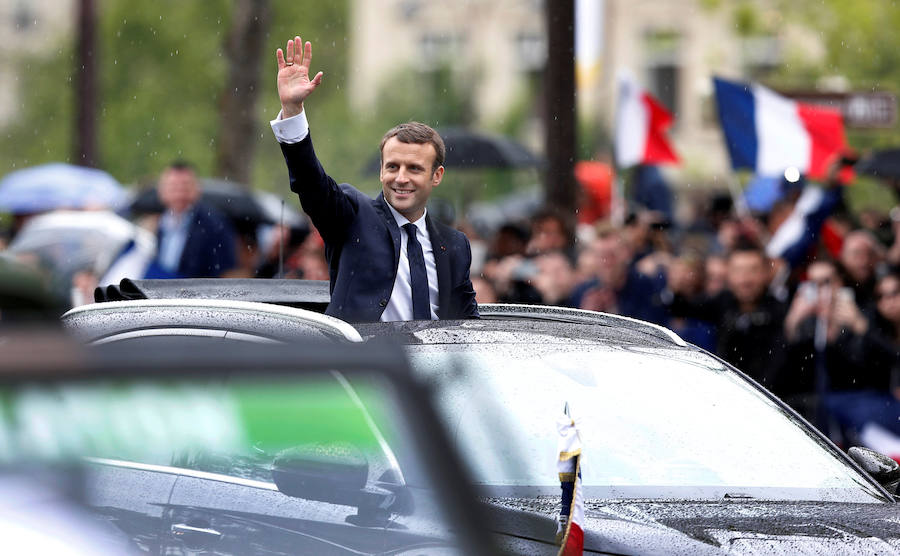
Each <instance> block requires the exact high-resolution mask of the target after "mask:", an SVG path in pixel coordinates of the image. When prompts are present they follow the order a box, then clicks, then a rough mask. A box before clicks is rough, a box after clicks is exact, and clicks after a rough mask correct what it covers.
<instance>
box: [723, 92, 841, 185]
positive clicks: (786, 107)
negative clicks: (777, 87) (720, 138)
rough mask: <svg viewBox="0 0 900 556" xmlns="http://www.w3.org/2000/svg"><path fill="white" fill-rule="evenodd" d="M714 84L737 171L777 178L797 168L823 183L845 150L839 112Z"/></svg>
mask: <svg viewBox="0 0 900 556" xmlns="http://www.w3.org/2000/svg"><path fill="white" fill-rule="evenodd" d="M713 81H714V83H715V89H716V102H717V103H718V107H719V120H720V121H721V123H722V130H723V131H724V132H725V141H726V143H727V145H728V152H729V154H730V155H731V165H732V167H734V168H735V169H738V168H746V169H750V170H753V171H754V172H756V173H757V174H759V175H762V176H779V175H781V174H782V172H784V171H785V169H787V168H790V167H795V168H797V169H798V170H800V173H802V174H806V175H808V176H810V177H812V178H822V177H825V175H826V173H827V170H828V165H829V164H830V163H831V162H832V161H833V160H834V158H835V157H837V156H839V155H840V153H841V151H842V150H843V149H844V148H845V146H846V144H847V142H846V139H845V137H844V123H843V120H842V118H841V113H840V112H839V111H837V110H832V109H830V108H824V107H820V106H815V105H812V104H804V103H800V102H795V101H793V100H791V99H789V98H786V97H783V96H781V95H779V94H777V93H775V92H774V91H772V90H770V89H767V88H766V87H763V86H762V85H759V84H749V85H748V84H744V83H735V82H732V81H726V80H724V79H719V78H715V79H713Z"/></svg>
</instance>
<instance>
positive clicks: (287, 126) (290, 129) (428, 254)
mask: <svg viewBox="0 0 900 556" xmlns="http://www.w3.org/2000/svg"><path fill="white" fill-rule="evenodd" d="M269 124H270V125H271V126H272V132H273V133H274V134H275V138H276V139H278V142H279V143H286V144H292V143H299V142H300V141H302V140H304V139H305V138H306V136H307V135H309V121H308V120H307V119H306V110H304V111H303V112H300V113H299V114H297V115H296V116H292V117H290V118H286V119H282V118H281V112H279V113H278V117H277V118H275V119H274V120H272V121H270V122H269ZM385 204H386V205H387V206H388V209H390V211H391V214H392V215H393V217H394V220H395V221H396V222H397V226H399V228H400V262H399V264H398V265H397V274H396V277H395V278H394V288H393V290H392V291H391V298H390V299H389V300H388V304H387V306H386V307H385V308H384V312H382V313H381V320H382V321H395V320H413V309H412V283H411V281H410V273H409V256H408V255H407V253H406V246H407V244H408V243H409V238H407V236H406V230H404V229H403V225H404V224H407V223H409V220H408V219H407V218H406V217H405V216H403V215H402V214H400V213H399V212H397V210H396V209H395V208H394V207H392V206H391V204H390V203H387V202H385ZM427 214H428V211H427V209H426V211H425V213H423V214H422V216H421V218H419V219H418V220H416V221H415V222H413V225H415V227H416V239H418V240H419V244H421V246H422V255H424V257H425V274H426V276H427V277H428V304H429V306H430V308H431V318H432V320H437V318H438V316H437V308H438V280H437V266H436V264H435V262H434V249H433V248H432V246H431V238H430V237H429V235H428V228H427V227H426V226H425V215H427Z"/></svg>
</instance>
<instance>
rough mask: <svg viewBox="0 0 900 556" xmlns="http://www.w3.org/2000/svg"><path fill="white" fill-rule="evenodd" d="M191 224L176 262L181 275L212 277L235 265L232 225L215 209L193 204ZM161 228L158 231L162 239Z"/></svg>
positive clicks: (159, 238)
mask: <svg viewBox="0 0 900 556" xmlns="http://www.w3.org/2000/svg"><path fill="white" fill-rule="evenodd" d="M188 217H189V218H190V225H189V226H188V235H187V239H186V240H185V242H184V250H183V251H182V252H181V259H180V262H179V263H178V276H179V277H181V278H215V277H218V276H220V275H221V274H222V273H223V272H225V271H226V270H231V269H232V268H234V266H235V264H236V262H237V261H236V258H237V256H236V253H235V240H236V236H235V233H234V228H232V226H231V223H230V222H229V221H228V219H227V218H226V217H225V216H223V215H222V214H220V213H219V212H218V211H216V210H215V209H214V208H212V207H210V206H209V205H206V204H203V203H200V202H198V203H196V204H195V205H194V206H193V207H192V208H191V210H190V215H189V216H188ZM163 233H164V232H163V231H162V229H160V230H159V231H158V232H157V239H158V240H160V241H161V240H162V236H163Z"/></svg>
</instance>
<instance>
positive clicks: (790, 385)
mask: <svg viewBox="0 0 900 556" xmlns="http://www.w3.org/2000/svg"><path fill="white" fill-rule="evenodd" d="M897 286H898V288H900V283H898V284H897ZM884 287H885V288H888V289H889V288H891V287H892V286H891V284H886V285H885V286H884ZM890 293H893V292H890ZM885 299H887V298H885ZM884 308H885V309H886V311H887V314H891V315H893V313H892V312H891V311H890V309H892V308H893V305H888V303H887V302H886V303H885V304H884ZM897 316H898V318H900V311H898V315H897ZM784 331H785V338H786V339H787V341H788V358H787V365H786V367H785V372H784V373H783V374H782V376H781V377H780V380H779V381H778V383H777V385H776V388H775V390H776V393H779V394H781V395H782V396H784V397H785V398H787V399H788V401H789V403H792V405H794V406H795V408H797V409H798V410H801V411H803V412H806V413H808V414H809V413H811V412H812V410H813V409H814V408H815V403H819V404H821V406H820V412H819V415H818V419H819V420H823V419H824V420H825V422H820V423H818V424H819V426H820V427H822V428H823V429H825V430H828V428H829V426H830V425H831V424H832V423H833V424H836V425H837V430H834V429H832V430H831V431H830V432H831V434H832V436H833V437H835V438H836V439H844V440H846V441H849V442H858V441H859V437H860V434H861V431H862V430H863V428H864V427H865V425H866V424H867V423H870V422H879V423H883V422H887V423H888V424H889V426H891V428H892V430H893V429H896V430H897V432H898V433H900V424H898V423H897V419H898V417H900V411H898V410H897V408H896V406H892V404H891V403H890V399H889V398H890V394H889V386H890V375H891V368H892V367H893V362H892V361H896V355H895V350H894V349H893V348H892V347H891V346H890V343H889V342H886V341H885V340H884V338H883V337H882V336H880V335H879V334H878V333H877V332H875V331H873V329H872V327H871V326H870V322H869V319H867V318H866V316H865V314H864V313H863V311H862V310H861V309H860V307H859V306H858V304H857V303H856V301H855V299H854V294H853V289H851V288H849V287H846V286H845V285H844V282H843V280H842V278H841V274H840V272H839V271H838V266H837V264H836V263H834V262H833V261H831V260H827V259H820V260H817V261H814V262H813V263H811V264H810V265H809V268H808V270H807V280H806V281H805V282H803V283H801V284H800V286H799V287H798V289H797V292H796V294H795V296H794V300H793V302H792V303H791V308H790V310H789V311H788V314H787V317H786V318H785V324H784ZM813 394H815V396H813ZM894 401H895V402H896V400H894ZM823 410H824V411H823Z"/></svg>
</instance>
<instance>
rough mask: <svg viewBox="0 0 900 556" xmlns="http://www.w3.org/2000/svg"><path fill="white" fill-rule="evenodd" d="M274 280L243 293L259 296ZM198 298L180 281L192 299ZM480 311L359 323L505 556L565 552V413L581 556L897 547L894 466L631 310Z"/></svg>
mask: <svg viewBox="0 0 900 556" xmlns="http://www.w3.org/2000/svg"><path fill="white" fill-rule="evenodd" d="M265 284H266V282H261V283H259V287H256V288H253V287H250V286H248V290H247V291H248V293H247V296H248V297H249V298H252V299H256V300H258V301H264V300H265V299H266V290H265ZM132 286H135V287H134V289H135V290H136V291H141V290H142V288H141V287H140V284H133V285H132ZM210 287H212V288H213V289H215V287H214V284H213V285H212V286H210ZM304 287H306V288H307V290H309V291H310V292H311V293H315V287H314V285H313V286H311V285H306V286H304ZM325 287H327V284H326V285H325ZM298 288H300V290H301V291H300V292H298V293H302V291H305V290H303V288H301V287H300V286H299V285H298ZM203 289H204V288H202V287H199V285H197V284H195V286H193V287H187V285H182V286H181V290H182V291H190V292H192V293H190V294H188V295H190V296H192V297H195V299H194V300H193V301H192V302H194V303H201V302H202V300H198V299H196V297H197V296H198V295H201V294H199V292H201V291H202V290H203ZM164 290H165V288H164V287H163V288H162V290H160V289H157V290H155V292H154V293H151V296H152V295H171V293H172V292H169V293H165V292H164ZM112 293H114V294H115V292H112ZM208 294H209V292H207V294H206V295H208ZM150 302H154V303H173V301H172V300H168V301H167V300H155V301H144V302H142V303H150ZM128 303H129V302H125V303H118V304H102V303H101V304H98V305H97V306H95V307H92V308H83V309H79V310H75V311H72V312H70V313H68V314H67V315H66V316H65V317H64V321H63V322H64V324H65V325H66V326H67V327H69V328H70V329H72V330H74V331H76V332H79V333H80V334H82V337H83V338H89V337H93V338H94V339H95V340H96V339H98V338H100V337H101V336H102V334H92V333H90V332H89V331H88V330H87V329H88V328H89V326H88V325H87V323H88V319H87V318H85V317H87V315H89V314H100V312H101V311H103V306H104V305H109V306H110V307H113V306H116V307H121V309H119V310H124V308H125V306H127V305H128ZM131 303H139V302H131ZM480 311H481V314H482V319H480V320H470V321H424V322H403V323H366V324H362V323H357V324H353V327H354V329H355V330H357V331H358V332H359V333H360V334H361V336H362V337H363V338H365V339H367V340H375V339H379V338H390V339H392V340H394V341H397V342H399V343H402V344H404V345H406V350H407V355H408V356H409V358H410V359H411V361H412V364H413V367H414V369H415V370H416V372H417V373H418V374H419V375H420V376H421V377H423V378H424V379H425V380H426V381H427V382H428V385H429V390H430V391H431V392H432V395H433V399H434V403H435V405H436V407H437V410H438V413H439V414H440V416H441V419H442V421H443V423H444V424H445V426H446V427H447V428H448V429H449V433H450V435H451V437H452V440H453V443H454V444H455V445H456V447H457V449H458V450H459V451H460V452H461V455H462V457H463V459H464V460H465V461H466V462H467V464H468V465H469V467H470V468H471V470H472V474H473V476H474V481H475V484H476V486H477V490H478V491H479V493H480V495H481V497H482V499H483V500H484V501H486V502H487V511H486V514H487V516H488V519H489V523H490V527H491V529H492V530H493V531H494V532H495V533H496V534H497V538H498V539H500V543H501V546H502V547H503V548H504V549H506V550H508V551H510V552H513V553H536V554H543V553H547V554H551V553H554V551H555V550H556V548H555V546H554V536H555V532H556V514H557V513H558V512H559V491H560V490H559V489H560V486H559V480H558V477H557V469H556V434H557V433H556V429H555V419H556V417H557V416H558V415H559V414H560V413H561V412H562V410H563V408H564V407H565V406H566V405H568V406H569V407H570V408H571V413H572V416H573V417H574V418H575V420H576V423H577V424H578V427H579V429H580V431H581V438H582V444H583V447H584V448H583V454H582V475H583V485H584V489H585V490H584V495H585V506H586V507H585V512H586V516H587V522H586V523H585V524H584V530H585V536H584V543H585V551H586V552H588V553H592V552H593V553H613V554H633V553H652V554H721V553H758V552H765V553H767V554H802V553H848V552H852V553H863V554H866V553H871V554H884V553H900V506H898V505H897V503H896V502H895V500H894V497H893V493H894V492H895V490H896V487H897V481H898V480H900V469H898V466H897V464H896V463H894V462H892V460H889V459H887V458H879V457H878V455H877V454H874V453H870V452H862V451H857V452H854V458H853V459H851V458H850V457H848V456H847V455H846V454H844V453H843V452H841V451H840V450H839V449H838V448H836V447H835V446H834V445H833V444H832V443H831V442H830V441H828V440H827V439H826V438H825V437H824V436H822V435H821V434H820V433H819V432H818V431H816V430H815V429H813V428H812V427H811V426H809V424H808V423H806V422H805V421H804V420H803V419H802V418H801V417H799V416H798V415H797V414H796V413H795V412H794V411H793V410H791V409H789V408H788V407H787V406H786V405H784V404H783V403H781V402H780V401H779V400H777V399H776V398H774V397H773V396H772V395H771V394H769V393H768V392H767V391H766V390H764V389H763V388H762V387H760V386H759V385H758V384H756V383H754V382H753V381H752V380H751V379H749V378H748V377H746V376H745V375H743V374H742V373H740V372H739V371H737V370H735V369H734V368H733V367H731V366H729V365H728V364H727V363H725V362H723V361H721V360H720V359H718V358H716V357H714V356H711V355H710V354H708V353H706V352H704V351H702V350H700V349H698V348H696V347H694V346H691V345H689V344H686V343H685V342H684V341H682V340H681V339H680V338H679V337H678V336H676V335H675V334H674V333H672V332H671V331H669V330H666V329H664V328H661V327H659V326H655V325H651V324H648V323H644V322H641V321H636V320H633V319H628V318H624V317H618V316H613V315H605V314H601V313H593V312H589V311H579V310H570V309H558V308H553V307H529V306H516V305H482V306H481V307H480ZM864 468H865V469H864ZM876 479H877V480H876ZM879 481H880V483H879Z"/></svg>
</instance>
